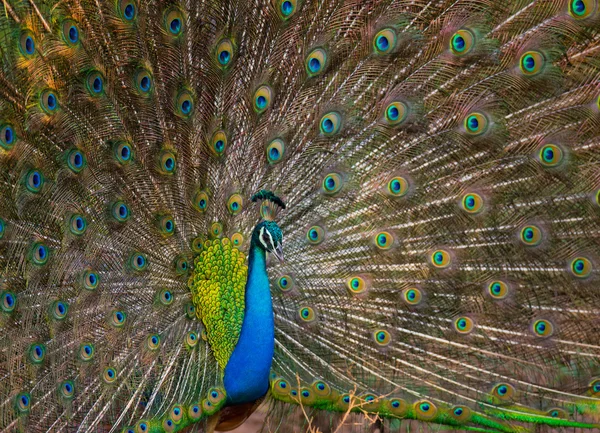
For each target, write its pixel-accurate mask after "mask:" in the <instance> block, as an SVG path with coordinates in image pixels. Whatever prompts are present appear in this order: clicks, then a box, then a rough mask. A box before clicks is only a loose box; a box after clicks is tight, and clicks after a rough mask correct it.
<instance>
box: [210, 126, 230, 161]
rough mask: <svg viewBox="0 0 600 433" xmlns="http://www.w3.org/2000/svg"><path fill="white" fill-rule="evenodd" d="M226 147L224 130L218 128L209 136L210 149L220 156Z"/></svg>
mask: <svg viewBox="0 0 600 433" xmlns="http://www.w3.org/2000/svg"><path fill="white" fill-rule="evenodd" d="M226 148H227V135H226V134H225V131H223V130H221V129H219V130H218V131H215V133H214V134H213V135H212V137H211V138H210V149H211V151H212V152H213V153H214V154H215V155H217V156H221V155H223V153H224V152H225V149H226Z"/></svg>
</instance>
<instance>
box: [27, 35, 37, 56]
mask: <svg viewBox="0 0 600 433" xmlns="http://www.w3.org/2000/svg"><path fill="white" fill-rule="evenodd" d="M34 50H35V42H33V38H32V37H31V36H27V38H26V39H25V52H26V53H27V54H33V51H34Z"/></svg>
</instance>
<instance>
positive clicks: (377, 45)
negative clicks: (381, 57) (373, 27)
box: [373, 29, 397, 54]
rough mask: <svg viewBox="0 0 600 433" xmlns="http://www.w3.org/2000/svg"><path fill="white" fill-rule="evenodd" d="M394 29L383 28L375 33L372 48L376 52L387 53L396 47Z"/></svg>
mask: <svg viewBox="0 0 600 433" xmlns="http://www.w3.org/2000/svg"><path fill="white" fill-rule="evenodd" d="M396 39H397V37H396V31H395V30H394V29H383V30H381V31H380V32H379V33H377V34H376V35H375V38H374V39H373V48H374V49H375V52H376V53H377V54H389V53H391V52H392V51H393V50H394V48H396Z"/></svg>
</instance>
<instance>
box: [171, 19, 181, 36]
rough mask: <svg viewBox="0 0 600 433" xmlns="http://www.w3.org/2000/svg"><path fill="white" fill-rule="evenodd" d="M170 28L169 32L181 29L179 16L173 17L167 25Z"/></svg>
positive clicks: (177, 31)
mask: <svg viewBox="0 0 600 433" xmlns="http://www.w3.org/2000/svg"><path fill="white" fill-rule="evenodd" d="M169 28H170V29H171V33H173V34H177V33H179V32H180V31H181V20H180V19H179V18H174V19H173V20H172V21H171V24H170V25H169Z"/></svg>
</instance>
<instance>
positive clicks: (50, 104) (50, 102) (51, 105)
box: [46, 93, 56, 110]
mask: <svg viewBox="0 0 600 433" xmlns="http://www.w3.org/2000/svg"><path fill="white" fill-rule="evenodd" d="M46 104H47V105H48V108H49V109H50V110H54V109H55V108H56V96H54V94H53V93H50V94H49V95H48V98H47V100H46Z"/></svg>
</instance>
